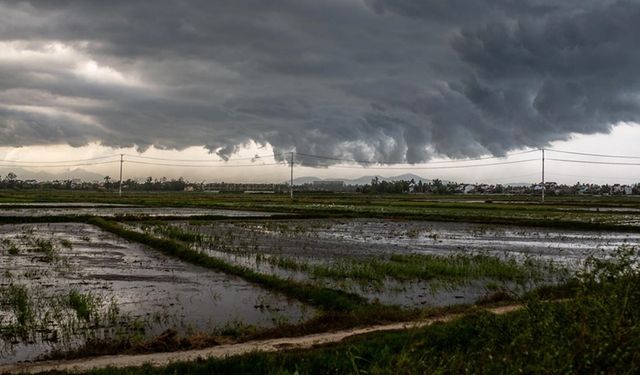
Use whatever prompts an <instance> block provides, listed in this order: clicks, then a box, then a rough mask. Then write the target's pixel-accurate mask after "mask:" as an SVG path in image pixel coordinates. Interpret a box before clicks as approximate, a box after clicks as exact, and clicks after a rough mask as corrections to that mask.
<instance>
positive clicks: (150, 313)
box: [0, 224, 308, 363]
mask: <svg viewBox="0 0 640 375" xmlns="http://www.w3.org/2000/svg"><path fill="white" fill-rule="evenodd" d="M28 228H33V230H34V233H36V235H37V236H40V237H43V238H53V239H54V240H57V239H58V238H65V239H67V240H68V241H70V242H71V244H72V247H71V249H66V248H60V257H61V258H63V259H64V260H65V261H66V262H68V264H69V265H70V268H68V269H65V270H64V273H50V274H45V273H41V275H45V276H42V277H41V278H40V279H25V278H22V279H20V280H14V281H15V282H21V283H26V284H28V285H30V286H31V287H35V288H38V287H40V286H41V285H51V287H49V289H46V292H47V293H54V292H56V293H68V291H69V290H71V289H77V290H79V291H80V292H82V293H86V292H92V293H94V294H95V295H100V296H103V300H105V301H111V300H113V301H115V302H116V304H117V306H118V308H119V310H120V312H121V314H123V315H131V316H133V317H140V318H142V319H143V320H145V321H147V323H149V324H150V325H151V327H150V328H149V329H148V331H147V332H146V333H147V334H149V335H152V334H159V333H161V332H162V331H164V330H165V329H166V328H168V327H171V326H175V328H177V329H179V330H183V331H184V330H185V329H186V328H189V327H190V328H192V329H194V330H196V331H199V330H203V331H210V330H211V329H213V328H215V327H220V326H225V325H227V324H229V323H230V322H231V321H242V322H243V323H244V324H251V325H261V326H271V325H272V324H273V320H272V317H271V314H270V313H269V312H266V311H265V312H263V311H260V310H258V309H255V308H253V306H254V305H253V304H252V303H251V302H252V301H254V300H255V299H256V298H262V299H264V300H265V301H269V305H271V306H276V307H277V308H279V309H282V311H283V313H284V314H287V316H288V317H289V318H290V319H291V320H292V321H299V320H300V319H302V318H304V317H305V316H308V315H306V314H303V310H302V308H301V304H299V303H296V302H292V301H289V300H286V299H285V298H283V297H280V296H276V295H273V294H271V293H270V292H268V291H266V290H263V289H261V288H259V287H257V286H255V285H253V284H249V283H247V282H245V281H243V280H242V279H239V278H237V277H228V276H227V275H224V274H221V273H217V272H213V271H209V270H207V269H204V268H201V267H197V266H193V265H190V264H187V263H183V262H181V261H179V260H176V259H173V258H169V257H167V256H164V255H163V254H160V253H158V252H156V251H154V250H150V249H147V248H145V247H143V246H140V245H137V244H133V243H129V242H126V241H122V239H120V238H118V237H116V236H114V235H111V234H108V233H107V234H105V233H104V232H102V231H100V230H99V229H97V228H96V227H93V226H90V225H87V224H29V225H2V226H0V235H2V237H3V238H6V237H16V236H19V235H20V233H21V232H22V231H23V230H27V229H28ZM85 237H89V241H86V239H85ZM88 244H90V245H88ZM123 254H125V256H124V257H123ZM8 257H9V256H8V255H6V254H5V253H4V252H3V253H1V255H0V264H8V262H9V261H11V262H13V263H12V264H13V266H12V267H15V269H21V268H30V269H32V268H33V269H36V270H38V272H39V271H44V270H47V268H49V267H50V266H51V265H50V264H48V263H42V262H40V263H38V262H35V263H34V262H32V260H31V258H30V257H27V256H19V257H13V258H10V259H9V258H8ZM213 296H215V297H216V298H213ZM1 314H3V312H2V311H1V309H0V316H2V315H1ZM155 318H161V319H155ZM185 332H186V331H185ZM78 344H80V342H78ZM48 350H49V347H48V346H47V345H46V344H45V343H42V342H38V343H35V344H33V345H30V346H29V349H28V350H20V351H18V350H15V351H12V352H11V353H10V355H9V356H4V355H3V358H2V360H0V363H2V362H5V361H11V362H13V361H17V360H27V359H33V358H35V356H37V355H39V354H42V353H44V352H46V351H48Z"/></svg>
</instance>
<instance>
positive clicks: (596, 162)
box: [547, 158, 640, 165]
mask: <svg viewBox="0 0 640 375" xmlns="http://www.w3.org/2000/svg"><path fill="white" fill-rule="evenodd" d="M547 160H551V161H559V162H565V163H579V164H605V165H640V163H621V162H608V161H593V160H573V159H555V158H547Z"/></svg>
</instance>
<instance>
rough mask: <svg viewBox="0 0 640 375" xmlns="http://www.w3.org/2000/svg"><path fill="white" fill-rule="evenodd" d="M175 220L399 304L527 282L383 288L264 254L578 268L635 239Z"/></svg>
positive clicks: (472, 297) (467, 299) (237, 252)
mask: <svg viewBox="0 0 640 375" xmlns="http://www.w3.org/2000/svg"><path fill="white" fill-rule="evenodd" d="M173 225H177V226H181V227H183V228H185V229H188V230H190V231H194V232H198V233H201V234H204V235H205V236H206V237H207V238H208V239H209V241H208V243H205V244H203V245H201V246H202V247H201V249H202V250H204V251H206V252H208V253H209V254H210V255H212V256H215V257H218V258H221V259H224V260H226V261H228V262H231V263H235V264H239V265H242V266H245V267H250V268H252V269H255V270H257V271H259V272H263V273H269V274H275V275H278V276H280V277H284V278H292V279H295V280H302V281H305V280H307V281H308V280H313V282H315V283H318V284H321V285H324V286H327V287H332V288H337V289H341V290H345V291H350V292H355V293H358V294H360V295H363V296H365V297H367V298H368V299H369V300H372V301H374V300H378V301H380V302H382V303H386V304H398V305H402V306H445V305H452V304H460V303H472V302H474V301H476V300H477V299H479V298H482V297H485V296H487V295H488V294H490V293H491V292H492V291H493V290H495V289H496V288H502V289H508V290H511V291H514V292H520V291H522V288H523V287H525V288H526V287H530V285H528V286H519V285H514V284H512V283H496V282H493V283H491V284H492V286H491V288H488V287H487V286H488V285H489V284H488V283H487V281H482V280H476V281H473V282H469V283H465V284H458V285H451V284H449V285H446V284H443V283H440V284H438V283H434V282H432V281H423V280H415V281H412V282H398V281H395V280H386V281H385V282H384V285H366V284H365V285H363V284H362V283H359V282H357V281H350V280H331V279H317V278H314V277H313V276H312V275H309V274H306V273H305V272H301V271H292V270H289V269H284V268H281V267H278V266H276V265H274V263H270V262H268V261H265V259H268V258H269V257H280V258H288V259H293V260H295V261H297V262H299V263H300V262H301V263H307V264H318V263H325V264H327V263H336V262H341V261H344V260H346V261H352V260H356V261H357V260H359V259H361V260H366V259H371V258H378V257H387V256H389V255H392V254H410V253H422V254H435V255H451V254H458V253H484V254H490V255H496V256H499V257H505V258H513V257H515V258H516V259H522V260H524V259H527V258H533V259H540V260H545V261H553V262H555V263H559V264H562V265H564V266H567V267H569V268H573V269H576V268H578V267H580V266H581V264H582V262H583V261H584V260H585V259H586V257H588V256H589V255H595V256H601V257H606V256H608V254H610V253H611V252H612V251H613V250H615V249H617V248H618V247H620V246H623V245H630V246H635V245H638V244H640V234H637V233H615V232H583V231H582V232H581V231H566V230H556V229H536V228H525V227H516V226H496V225H491V226H486V225H477V224H466V223H442V222H425V221H392V220H377V219H355V220H289V221H286V222H284V221H277V222H276V221H251V222H233V223H231V222H216V223H209V224H207V225H188V224H186V223H174V224H173Z"/></svg>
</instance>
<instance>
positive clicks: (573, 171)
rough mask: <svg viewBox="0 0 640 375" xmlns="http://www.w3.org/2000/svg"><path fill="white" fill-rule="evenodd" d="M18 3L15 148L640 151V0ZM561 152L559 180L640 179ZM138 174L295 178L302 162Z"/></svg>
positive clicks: (516, 177) (522, 167)
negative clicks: (294, 166) (292, 173)
mask: <svg viewBox="0 0 640 375" xmlns="http://www.w3.org/2000/svg"><path fill="white" fill-rule="evenodd" d="M0 20H1V22H0V156H2V157H3V158H4V159H5V160H9V159H10V160H25V161H32V162H37V161H45V160H46V161H52V160H71V159H82V158H87V157H95V156H101V155H109V154H112V153H121V152H125V153H129V154H136V153H142V155H146V156H155V157H163V158H175V159H194V158H196V159H200V158H212V159H215V160H218V159H219V158H220V157H222V158H231V159H233V158H244V157H251V156H253V155H256V154H259V155H267V156H266V157H261V158H259V159H258V161H256V162H255V163H266V164H270V163H273V162H274V160H273V157H272V156H268V155H273V154H274V153H275V154H276V159H278V160H280V159H281V157H280V156H279V155H280V153H281V152H288V151H291V150H296V151H297V152H299V153H307V154H314V155H321V156H326V157H331V158H345V159H357V160H365V161H366V160H368V161H383V162H384V161H386V162H389V161H402V162H406V163H418V164H417V165H416V168H424V167H425V164H422V163H424V162H427V161H430V160H432V161H433V160H434V159H435V160H446V159H447V158H454V159H459V158H475V157H480V156H490V155H495V156H504V155H505V154H507V153H509V152H514V151H515V152H518V151H522V150H528V149H534V148H540V147H552V148H558V149H562V150H571V151H582V152H591V153H613V154H627V155H640V147H638V145H640V129H639V128H640V126H638V125H637V123H638V122H639V121H640V41H639V40H640V39H639V38H638V35H640V22H639V21H638V20H640V2H639V1H607V0H597V1H595V0H594V1H591V0H563V1H557V0H491V1H490V0H484V1H483V0H477V1H473V0H448V1H441V0H416V1H410V0H323V1H317V0H278V1H275V0H273V1H271V0H246V1H245V0H237V1H212V0H202V1H195V0H194V1H175V0H174V1H131V0H126V1H113V0H110V1H103V0H96V1H86V0H85V1H55V0H49V1H2V2H0ZM209 153H211V154H209ZM527 155H528V154H527ZM527 155H520V156H518V157H517V158H520V159H508V160H523V159H524V158H528V157H530V156H533V154H531V155H528V156H527ZM555 156H556V157H557V158H560V156H561V155H555ZM567 156H568V155H562V157H563V158H565V159H566V158H568V157H567ZM536 157H537V156H536ZM576 158H578V157H576ZM582 159H585V158H582ZM598 160H600V159H598ZM607 160H609V161H611V160H610V159H607ZM629 161H630V160H628V159H627V162H629ZM298 162H299V163H302V164H304V165H306V166H308V167H313V166H318V164H320V165H321V166H322V167H323V168H321V169H312V168H302V167H301V168H300V169H299V171H297V174H298V175H318V176H327V177H329V176H344V177H349V176H352V177H359V176H361V175H365V174H383V175H392V174H399V173H407V172H413V173H416V174H420V175H424V176H425V177H445V178H448V179H456V180H466V181H469V180H472V179H475V180H486V181H488V182H493V181H496V182H498V181H499V182H518V181H536V180H538V179H539V178H538V176H539V163H538V162H528V163H521V164H514V165H507V166H496V167H495V168H488V167H486V168H476V169H473V170H471V169H470V170H440V169H439V170H426V169H415V170H408V169H397V170H374V169H369V170H366V169H364V168H353V165H352V166H351V167H350V168H338V167H336V166H333V167H329V168H328V169H327V168H326V167H327V165H328V164H332V163H333V162H329V163H327V161H326V160H324V161H322V160H320V159H310V158H306V159H305V158H301V159H299V160H298ZM631 162H633V160H631ZM636 162H639V163H640V159H639V160H636ZM243 163H244V164H247V163H248V164H251V163H254V162H252V161H250V160H248V161H243V162H242V163H241V162H238V164H243ZM549 163H550V164H549V168H550V170H549V173H551V175H550V179H552V180H558V181H564V182H575V181H577V180H580V181H585V180H588V179H591V180H593V181H604V180H606V181H609V180H613V179H615V181H616V182H625V183H628V182H638V181H640V166H626V167H617V166H608V165H578V164H570V163H562V162H558V161H550V162H549ZM33 164H36V163H33ZM408 167H409V165H405V166H403V168H408ZM82 168H84V169H88V170H95V171H97V172H99V173H102V174H110V175H112V176H113V175H115V174H117V172H115V171H114V169H116V168H115V166H113V165H109V166H104V165H103V166H83V167H82ZM110 171H111V172H110ZM127 172H128V173H129V177H132V176H134V177H144V176H146V175H149V174H152V175H155V176H162V175H165V176H168V177H174V176H175V177H177V176H180V175H182V176H185V177H187V178H191V179H206V180H214V179H227V180H229V179H234V180H238V181H242V180H246V181H256V180H260V181H280V180H283V179H286V177H287V175H288V172H287V169H286V166H263V167H244V168H243V167H237V168H235V167H234V168H218V169H215V170H214V169H212V168H209V169H207V168H182V167H169V166H155V167H154V166H150V165H141V164H138V165H133V164H130V165H127ZM396 172H397V173H396ZM553 173H556V175H557V176H555V177H554V176H553Z"/></svg>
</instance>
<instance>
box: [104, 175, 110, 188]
mask: <svg viewBox="0 0 640 375" xmlns="http://www.w3.org/2000/svg"><path fill="white" fill-rule="evenodd" d="M104 187H106V188H107V189H109V188H111V177H109V176H104Z"/></svg>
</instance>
